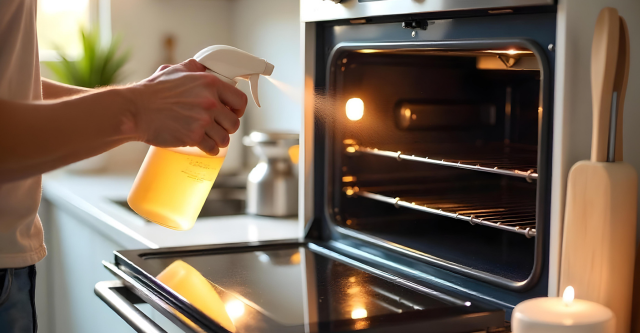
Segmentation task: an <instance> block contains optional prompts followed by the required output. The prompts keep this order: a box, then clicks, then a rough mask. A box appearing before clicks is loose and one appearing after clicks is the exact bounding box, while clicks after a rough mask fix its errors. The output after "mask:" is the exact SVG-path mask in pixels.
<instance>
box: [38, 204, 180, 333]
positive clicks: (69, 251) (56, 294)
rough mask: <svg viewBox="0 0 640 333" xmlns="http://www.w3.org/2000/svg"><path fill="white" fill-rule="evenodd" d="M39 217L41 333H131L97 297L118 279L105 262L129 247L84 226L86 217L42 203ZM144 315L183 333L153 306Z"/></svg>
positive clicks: (87, 224)
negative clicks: (98, 289) (98, 287)
mask: <svg viewBox="0 0 640 333" xmlns="http://www.w3.org/2000/svg"><path fill="white" fill-rule="evenodd" d="M40 216H41V219H42V223H43V226H44V229H45V243H46V244H47V251H48V254H47V257H46V258H45V259H44V260H42V261H41V262H40V263H38V264H37V271H38V273H37V274H38V275H37V284H36V306H37V311H38V322H39V332H40V333H75V332H92V333H119V332H133V329H132V328H131V327H129V325H127V324H126V323H125V322H124V321H123V320H122V319H120V317H118V315H116V314H115V313H114V312H113V311H112V310H111V309H110V308H109V307H108V306H107V305H105V304H104V303H103V302H102V301H101V300H100V299H99V298H98V297H96V296H95V294H94V292H93V288H94V286H95V284H96V283H97V282H99V281H104V280H113V279H114V277H113V276H112V275H111V274H110V273H109V272H108V271H107V270H105V269H104V267H103V266H102V264H101V262H102V260H112V259H113V251H115V250H121V249H123V248H125V247H124V246H123V245H122V244H120V243H119V242H118V239H114V238H112V237H110V236H107V235H105V234H104V233H101V232H99V231H98V230H96V229H95V228H93V227H92V226H91V224H89V223H86V222H85V221H83V219H84V218H86V217H83V216H79V214H74V212H72V211H68V210H64V209H61V208H60V207H58V206H56V205H54V204H53V203H51V202H50V201H48V200H45V199H43V200H42V204H41V207H40ZM140 309H141V310H142V311H143V312H145V314H147V315H148V316H150V317H151V318H152V319H154V321H156V322H158V323H159V324H160V325H162V326H163V327H164V328H165V329H166V330H167V331H168V332H181V331H180V330H178V329H177V327H175V326H173V324H171V323H170V322H169V321H168V320H166V319H165V318H164V317H163V316H162V315H161V314H159V313H157V312H156V311H155V310H153V309H152V308H151V307H150V306H149V305H147V304H144V305H141V306H140Z"/></svg>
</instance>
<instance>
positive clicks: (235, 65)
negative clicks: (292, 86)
mask: <svg viewBox="0 0 640 333" xmlns="http://www.w3.org/2000/svg"><path fill="white" fill-rule="evenodd" d="M193 58H194V59H196V60H197V61H198V62H199V63H201V64H203V65H204V66H205V67H207V69H208V71H210V72H211V73H212V74H215V75H216V76H217V77H219V78H220V79H222V80H223V81H224V82H227V83H229V84H232V85H236V84H237V79H244V80H247V81H249V86H250V88H251V96H252V97H253V100H254V101H255V102H256V105H257V106H258V107H260V100H259V99H258V79H259V78H260V75H264V76H270V75H271V73H273V68H274V66H273V65H272V64H270V63H269V62H267V61H266V60H264V59H261V58H258V57H256V56H254V55H253V54H250V53H247V52H245V51H242V50H240V49H236V48H235V47H231V46H226V45H213V46H209V47H207V48H205V49H203V50H202V51H200V52H198V53H197V54H196V55H195V56H194V57H193Z"/></svg>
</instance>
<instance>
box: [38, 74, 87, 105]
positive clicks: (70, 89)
mask: <svg viewBox="0 0 640 333" xmlns="http://www.w3.org/2000/svg"><path fill="white" fill-rule="evenodd" d="M90 91H91V89H89V88H83V87H76V86H71V85H68V84H64V83H60V82H56V81H52V80H49V79H45V78H42V98H43V99H44V100H52V99H58V98H64V97H71V96H78V95H82V94H85V93H88V92H90Z"/></svg>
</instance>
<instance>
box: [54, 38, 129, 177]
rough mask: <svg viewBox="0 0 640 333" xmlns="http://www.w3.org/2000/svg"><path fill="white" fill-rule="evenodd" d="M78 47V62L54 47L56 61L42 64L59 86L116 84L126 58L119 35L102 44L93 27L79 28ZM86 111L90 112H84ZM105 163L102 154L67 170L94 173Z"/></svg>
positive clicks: (104, 156) (105, 159)
mask: <svg viewBox="0 0 640 333" xmlns="http://www.w3.org/2000/svg"><path fill="white" fill-rule="evenodd" d="M80 35H81V37H82V46H83V51H84V54H83V55H82V57H81V58H80V59H78V60H71V59H70V57H69V56H68V55H66V54H65V52H64V51H62V48H60V47H55V48H54V49H55V51H56V52H57V53H58V55H59V56H60V60H59V61H46V62H44V64H45V65H46V66H47V67H48V68H49V69H50V70H51V72H53V74H54V75H55V76H56V80H57V81H59V82H62V83H66V84H70V85H74V86H79V87H85V88H96V87H101V86H108V85H110V84H114V83H116V82H117V81H118V80H119V79H120V74H121V69H122V67H123V66H124V64H125V63H126V62H127V60H128V59H129V51H125V52H121V51H120V50H119V49H120V42H121V39H120V36H116V37H114V38H112V39H111V41H109V42H106V43H103V42H102V40H101V39H100V32H99V30H98V29H96V28H92V29H81V30H80ZM87 112H90V110H87ZM106 162H107V158H106V155H105V154H101V155H98V156H94V157H91V158H88V159H86V160H84V161H80V162H77V163H74V164H72V165H70V166H68V167H67V169H68V170H70V171H77V172H78V171H83V172H88V171H98V170H100V169H102V168H103V167H104V166H105V165H106Z"/></svg>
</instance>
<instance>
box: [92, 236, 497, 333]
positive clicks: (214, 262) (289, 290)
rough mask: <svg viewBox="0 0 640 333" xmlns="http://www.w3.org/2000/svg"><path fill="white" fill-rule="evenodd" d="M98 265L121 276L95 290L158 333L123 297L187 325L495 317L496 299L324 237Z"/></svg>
mask: <svg viewBox="0 0 640 333" xmlns="http://www.w3.org/2000/svg"><path fill="white" fill-rule="evenodd" d="M105 266H106V267H107V268H108V269H109V270H111V271H112V272H113V273H114V274H115V275H116V276H117V277H118V278H119V280H121V281H111V282H101V283H98V285H96V294H97V295H98V296H99V297H100V298H102V299H103V300H104V301H105V302H106V303H107V304H108V305H109V306H110V307H111V308H112V309H114V311H115V312H117V313H118V314H119V315H120V316H121V317H122V318H123V319H124V320H126V321H127V322H128V323H129V324H130V325H131V326H132V327H133V328H135V329H136V330H137V331H139V332H162V328H160V327H159V326H158V325H156V324H155V323H154V322H153V321H151V320H150V319H149V318H148V317H146V316H145V315H144V314H142V312H140V311H139V310H137V308H135V307H134V306H133V305H131V303H135V302H142V301H144V302H147V303H149V304H150V305H151V306H152V307H153V308H155V309H156V310H157V311H159V312H160V313H162V314H163V315H164V316H166V317H167V318H168V319H169V320H171V321H172V322H173V323H174V324H176V325H177V326H178V327H180V328H181V329H183V330H184V331H187V332H202V331H204V332H346V331H356V330H358V331H364V332H478V331H481V332H484V331H486V330H491V331H492V332H493V331H494V330H499V329H500V328H501V327H503V325H504V311H503V310H501V309H499V308H497V307H494V306H491V305H489V304H487V303H484V302H483V301H481V300H478V299H476V298H474V297H473V296H471V295H463V294H460V293H457V292H452V291H451V290H448V289H446V288H445V287H444V286H438V285H435V284H433V285H426V284H425V283H423V282H421V283H420V284H417V283H416V282H414V281H412V280H411V279H408V278H405V277H403V276H399V275H395V273H394V272H393V271H391V272H389V271H386V272H385V271H382V270H381V269H380V268H379V267H376V266H375V264H373V263H369V262H366V261H362V260H356V259H355V258H353V257H350V256H349V255H348V254H347V253H343V252H342V251H341V249H340V248H339V247H336V246H333V244H331V243H317V242H304V243H300V242H297V241H287V242H269V243H260V244H255V243H254V244H232V245H216V246H204V247H203V246H200V247H186V248H174V249H157V250H135V251H120V252H116V253H115V262H114V263H113V264H111V263H106V262H105ZM123 286H124V287H123ZM125 287H126V288H125Z"/></svg>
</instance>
